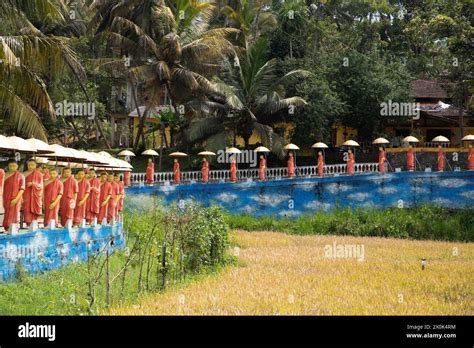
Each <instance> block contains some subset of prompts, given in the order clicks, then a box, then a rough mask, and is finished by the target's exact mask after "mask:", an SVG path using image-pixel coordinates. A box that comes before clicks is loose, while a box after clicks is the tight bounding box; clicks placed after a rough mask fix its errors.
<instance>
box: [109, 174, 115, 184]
mask: <svg viewBox="0 0 474 348" xmlns="http://www.w3.org/2000/svg"><path fill="white" fill-rule="evenodd" d="M107 181H108V182H113V181H114V175H113V174H109V175H108V176H107Z"/></svg>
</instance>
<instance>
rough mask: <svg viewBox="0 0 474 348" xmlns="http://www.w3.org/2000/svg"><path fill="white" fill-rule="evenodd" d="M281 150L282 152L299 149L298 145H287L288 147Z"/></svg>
mask: <svg viewBox="0 0 474 348" xmlns="http://www.w3.org/2000/svg"><path fill="white" fill-rule="evenodd" d="M283 149H284V150H299V149H300V148H299V147H298V145H295V144H288V145H285V146H283Z"/></svg>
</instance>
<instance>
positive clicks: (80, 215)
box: [73, 178, 91, 225]
mask: <svg viewBox="0 0 474 348" xmlns="http://www.w3.org/2000/svg"><path fill="white" fill-rule="evenodd" d="M77 188H78V192H77V199H76V207H75V208H74V219H73V223H74V225H79V224H80V223H81V221H82V219H84V218H85V217H86V207H87V200H86V202H84V204H83V205H82V206H81V207H80V206H79V202H80V201H81V200H82V199H83V198H84V196H85V195H86V194H88V193H89V194H90V192H91V184H90V182H89V180H87V179H85V178H84V179H82V180H81V181H78V182H77Z"/></svg>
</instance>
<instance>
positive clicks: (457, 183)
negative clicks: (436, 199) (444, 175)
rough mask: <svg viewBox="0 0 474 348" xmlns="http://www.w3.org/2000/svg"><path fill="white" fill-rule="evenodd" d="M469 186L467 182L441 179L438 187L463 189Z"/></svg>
mask: <svg viewBox="0 0 474 348" xmlns="http://www.w3.org/2000/svg"><path fill="white" fill-rule="evenodd" d="M468 184H469V181H467V180H463V179H441V180H440V181H439V182H438V186H441V187H447V188H457V187H463V186H466V185H468Z"/></svg>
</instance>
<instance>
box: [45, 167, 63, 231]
mask: <svg viewBox="0 0 474 348" xmlns="http://www.w3.org/2000/svg"><path fill="white" fill-rule="evenodd" d="M62 196H63V183H62V182H61V180H59V173H58V170H57V169H56V168H52V169H51V170H50V171H49V179H47V180H45V181H44V227H48V226H49V224H50V222H51V220H54V223H55V225H56V224H57V223H58V212H59V202H60V201H61V197H62Z"/></svg>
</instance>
